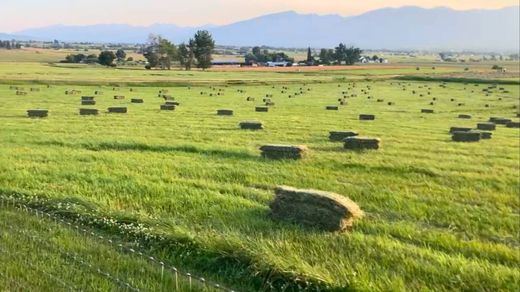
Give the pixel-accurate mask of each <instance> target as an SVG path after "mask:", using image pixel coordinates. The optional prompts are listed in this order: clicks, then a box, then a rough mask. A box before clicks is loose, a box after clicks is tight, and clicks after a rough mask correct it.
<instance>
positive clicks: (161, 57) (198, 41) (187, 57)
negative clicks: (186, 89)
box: [143, 30, 215, 70]
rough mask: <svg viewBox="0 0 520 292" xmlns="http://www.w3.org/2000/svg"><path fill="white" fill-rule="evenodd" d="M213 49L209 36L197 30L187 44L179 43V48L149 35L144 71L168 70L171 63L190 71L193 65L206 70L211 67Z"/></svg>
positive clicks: (144, 52) (213, 43)
mask: <svg viewBox="0 0 520 292" xmlns="http://www.w3.org/2000/svg"><path fill="white" fill-rule="evenodd" d="M214 49H215V41H214V40H213V37H212V36H211V34H210V33H209V32H208V31H206V30H199V31H197V32H196V33H195V35H194V36H193V38H192V39H190V40H189V42H188V44H185V43H181V44H180V45H179V46H176V45H175V44H173V43H172V42H170V41H168V40H167V39H165V38H163V37H161V36H160V35H150V37H149V39H148V45H147V46H146V47H145V49H144V51H143V56H144V57H145V58H146V60H147V61H148V64H147V65H146V69H152V68H160V69H163V70H164V69H168V70H170V69H171V66H172V63H173V62H179V64H180V65H181V66H183V67H184V68H185V69H186V70H191V68H192V67H193V66H194V65H196V66H197V67H198V68H202V69H207V68H209V67H211V61H212V54H213V50H214Z"/></svg>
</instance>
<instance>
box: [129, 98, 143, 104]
mask: <svg viewBox="0 0 520 292" xmlns="http://www.w3.org/2000/svg"><path fill="white" fill-rule="evenodd" d="M130 102H131V103H144V100H143V99H142V98H132V99H131V100H130Z"/></svg>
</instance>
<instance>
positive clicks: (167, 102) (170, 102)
mask: <svg viewBox="0 0 520 292" xmlns="http://www.w3.org/2000/svg"><path fill="white" fill-rule="evenodd" d="M164 104H170V105H172V104H173V105H175V106H179V105H181V104H180V103H179V102H178V101H165V102H164Z"/></svg>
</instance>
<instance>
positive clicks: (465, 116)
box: [459, 114, 471, 119]
mask: <svg viewBox="0 0 520 292" xmlns="http://www.w3.org/2000/svg"><path fill="white" fill-rule="evenodd" d="M459 119H471V115H467V114H460V115H459Z"/></svg>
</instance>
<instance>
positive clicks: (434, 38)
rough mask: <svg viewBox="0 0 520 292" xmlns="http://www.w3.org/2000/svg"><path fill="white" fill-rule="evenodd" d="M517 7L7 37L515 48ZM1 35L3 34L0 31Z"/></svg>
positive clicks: (519, 32)
mask: <svg viewBox="0 0 520 292" xmlns="http://www.w3.org/2000/svg"><path fill="white" fill-rule="evenodd" d="M519 8H520V7H519V6H512V7H506V8H502V9H495V10H467V11H458V10H453V9H450V8H445V7H438V8H431V9H426V8H420V7H413V6H407V7H401V8H384V9H378V10H374V11H370V12H367V13H364V14H361V15H358V16H349V17H343V16H339V15H317V14H299V13H296V12H294V11H287V12H280V13H274V14H268V15H264V16H260V17H256V18H252V19H248V20H244V21H239V22H235V23H232V24H228V25H221V26H217V25H208V26H202V27H180V26H177V25H174V24H155V25H151V26H132V25H127V24H97V25H87V26H72V25H54V26H48V27H41V28H34V29H26V30H23V31H19V32H17V33H15V34H14V35H6V36H7V37H10V38H22V39H24V40H26V39H29V38H32V39H35V40H54V39H57V40H60V41H70V42H103V43H107V42H111V43H144V42H145V41H146V40H147V38H148V35H149V34H150V33H154V34H160V35H162V36H163V37H165V38H168V39H170V40H172V41H173V42H175V43H179V42H183V41H184V42H185V41H187V40H188V39H189V37H190V36H191V35H193V33H194V32H195V31H196V30H198V29H207V30H209V31H210V32H211V33H212V34H213V37H214V39H215V40H216V42H217V44H219V45H235V46H254V45H266V46H273V47H287V48H303V47H307V46H310V47H314V48H322V47H325V48H331V47H334V46H336V45H337V44H338V43H339V42H344V43H346V44H348V45H355V46H358V47H360V48H362V49H389V50H406V49H410V50H411V49H414V50H417V49H424V50H473V51H514V52H518V50H519V43H520V28H519V27H520V23H519V22H520V21H519V19H520V13H519V11H520V9H519ZM22 36H23V37H22ZM1 38H4V39H5V37H3V36H2V34H0V39H1Z"/></svg>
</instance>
